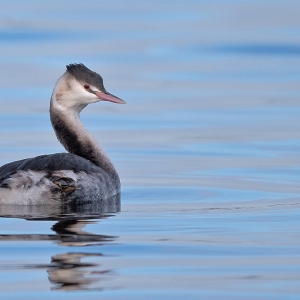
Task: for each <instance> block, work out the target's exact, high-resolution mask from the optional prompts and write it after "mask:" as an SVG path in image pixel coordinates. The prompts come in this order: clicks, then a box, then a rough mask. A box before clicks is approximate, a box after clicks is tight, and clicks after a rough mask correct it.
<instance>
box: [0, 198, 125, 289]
mask: <svg viewBox="0 0 300 300" xmlns="http://www.w3.org/2000/svg"><path fill="white" fill-rule="evenodd" d="M115 200H116V201H117V202H115V203H114V205H113V208H114V209H112V206H110V209H107V207H106V209H105V210H103V209H99V207H98V209H96V210H95V207H94V206H89V207H84V208H83V207H75V208H71V207H63V208H61V210H59V209H58V208H55V209H54V210H53V211H50V210H49V207H47V208H45V210H43V209H42V207H36V208H31V210H33V211H31V212H28V209H29V208H28V207H24V209H25V210H26V211H21V208H20V207H19V208H17V211H16V209H15V208H13V209H10V208H9V207H8V206H4V207H3V206H0V216H2V217H11V218H14V217H15V218H23V219H27V220H35V221H43V220H47V221H48V220H56V223H55V224H54V225H53V226H52V227H51V230H52V231H54V232H55V234H14V235H0V241H1V240H2V241H3V240H6V241H8V240H9V241H41V240H49V241H54V242H55V243H56V244H57V245H59V246H64V247H86V246H96V245H97V246H99V245H103V244H105V243H110V242H113V241H115V240H116V238H117V237H116V236H110V235H101V234H95V233H91V232H88V231H86V230H84V228H85V227H86V226H87V225H90V224H94V223H98V222H99V220H103V219H106V218H108V217H111V216H114V213H115V212H118V211H120V201H119V200H120V199H115ZM110 204H111V203H110ZM96 249H97V250H98V249H99V248H98V247H97V248H96ZM91 250H92V248H90V247H89V251H80V252H77V251H74V252H72V251H68V252H65V253H64V252H63V253H59V254H55V255H53V256H52V257H51V261H50V263H48V264H30V265H22V266H20V267H21V268H29V269H33V268H34V269H36V268H39V269H41V268H42V269H46V272H47V273H48V279H49V281H50V282H51V284H52V285H53V286H52V288H51V289H52V290H72V291H74V290H87V289H88V290H91V289H93V290H94V289H97V290H102V289H103V288H104V287H105V286H104V285H103V284H102V282H103V281H104V280H105V279H109V278H111V276H112V275H113V274H114V273H113V271H112V270H109V269H106V268H103V267H101V263H100V262H101V258H102V257H103V254H102V253H100V252H99V251H96V252H95V253H93V252H92V251H91Z"/></svg>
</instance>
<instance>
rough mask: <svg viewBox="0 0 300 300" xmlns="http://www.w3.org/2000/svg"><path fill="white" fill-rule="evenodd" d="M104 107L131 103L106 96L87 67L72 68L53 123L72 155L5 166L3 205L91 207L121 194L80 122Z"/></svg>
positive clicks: (53, 105)
mask: <svg viewBox="0 0 300 300" xmlns="http://www.w3.org/2000/svg"><path fill="white" fill-rule="evenodd" d="M98 101H110V102H113V103H125V101H124V100H122V99H120V98H118V97H116V96H114V95H112V94H110V93H108V92H107V91H106V90H105V88H104V85H103V79H102V77H101V76H100V75H99V74H98V73H96V72H93V71H91V70H90V69H88V68H87V67H86V66H84V65H83V64H70V65H68V66H67V70H66V72H65V73H64V74H63V75H62V76H61V77H60V78H59V79H58V81H57V83H56V85H55V87H54V90H53V93H52V96H51V101H50V119H51V123H52V126H53V129H54V131H55V133H56V136H57V139H58V140H59V141H60V142H61V144H62V145H63V146H64V147H65V149H66V150H67V151H68V152H69V153H56V154H50V155H41V156H37V157H34V158H27V159H22V160H19V161H15V162H11V163H8V164H6V165H3V166H2V167H1V168H0V203H2V204H20V205H39V204H43V205H45V204H52V203H59V204H60V203H61V204H64V203H86V202H90V201H98V200H101V199H107V198H110V197H113V196H115V195H118V194H119V193H120V186H121V185H120V179H119V176H118V173H117V171H116V169H115V168H114V166H113V164H112V163H111V161H110V160H109V158H108V157H107V155H106V154H105V152H104V150H103V149H102V147H101V146H100V145H98V144H97V142H96V141H95V140H94V138H93V137H92V135H91V134H90V133H89V132H88V131H87V130H86V128H85V127H84V125H83V124H82V122H81V120H80V117H79V113H80V112H81V111H82V109H84V108H85V107H86V106H87V105H88V104H90V103H95V102H98Z"/></svg>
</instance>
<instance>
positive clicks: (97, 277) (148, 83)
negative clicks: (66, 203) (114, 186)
mask: <svg viewBox="0 0 300 300" xmlns="http://www.w3.org/2000/svg"><path fill="white" fill-rule="evenodd" d="M0 8H1V9H0V11H1V18H0V70H1V72H0V105H1V109H0V164H1V165H2V164H5V163H7V162H10V161H14V160H19V159H22V158H27V157H34V156H37V155H41V154H48V153H55V152H63V151H64V149H63V147H62V146H61V145H60V144H59V142H58V141H57V140H56V137H55V134H54V132H53V130H52V127H51V124H50V120H49V113H48V109H49V99H50V96H51V93H52V89H53V87H54V85H55V82H56V80H57V79H58V78H59V77H60V76H61V75H62V74H63V73H64V71H65V66H66V65H67V64H69V63H84V64H85V65H86V66H87V67H89V68H90V69H92V70H94V71H97V72H99V73H100V74H101V75H102V77H103V78H104V83H105V87H106V88H107V90H108V91H109V92H111V93H112V94H114V95H117V96H119V97H120V98H122V99H124V100H125V101H126V102H127V104H126V105H114V104H112V103H97V104H94V105H91V106H89V107H88V108H86V109H85V110H84V111H83V112H82V114H81V116H82V120H83V122H84V124H85V125H86V127H87V128H88V129H89V130H90V131H91V133H92V134H93V135H94V136H95V137H96V139H97V140H98V141H99V143H100V144H101V145H103V147H104V148H105V149H106V151H107V153H108V155H109V157H110V158H111V160H112V161H113V163H114V164H115V167H116V169H117V170H118V172H119V175H120V178H121V182H122V193H121V200H120V199H112V200H110V201H104V202H101V203H98V204H97V205H86V206H82V207H72V208H67V209H58V208H51V207H47V206H45V207H43V206H36V207H22V206H19V207H11V206H8V205H2V206H0V216H1V218H0V298H1V299H8V300H12V299H14V300H15V299H20V298H26V299H58V300H59V299H64V300H67V299H84V298H88V299H130V300H132V299H151V300H152V299H190V300H194V299H230V300H231V299H249V300H250V299H251V300H252V299H272V300H273V299H275V300H276V299H299V297H300V284H299V282H300V184H299V182H300V155H299V153H300V122H299V120H300V40H299V35H300V18H299V12H300V2H299V1H283V0H278V1H271V0H269V1H268V0H265V1H250V0H248V1H221V0H219V1H217V0H216V1H201V0H198V1H193V0H187V1H176V0H175V1H170V0H166V1H133V0H132V1H121V0H111V1H99V0H97V1H96V0H95V1H91V0H87V1H77V0H76V1H69V0H62V1H57V0H54V1H48V2H46V1H37V0H36V1H20V0H16V1H10V2H9V3H8V2H7V1H0Z"/></svg>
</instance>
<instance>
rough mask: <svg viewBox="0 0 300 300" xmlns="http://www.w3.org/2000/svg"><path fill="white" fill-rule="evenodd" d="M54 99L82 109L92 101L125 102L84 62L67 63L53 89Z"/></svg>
mask: <svg viewBox="0 0 300 300" xmlns="http://www.w3.org/2000/svg"><path fill="white" fill-rule="evenodd" d="M52 101H56V102H58V103H59V105H61V106H62V107H64V108H67V109H68V108H69V109H76V110H78V111H81V110H82V109H83V108H84V107H86V106H87V105H88V104H90V103H95V102H99V101H109V102H113V103H119V104H124V103H126V102H125V101H124V100H122V99H120V98H118V97H116V96H114V95H112V94H110V93H108V92H107V91H106V89H105V87H104V85H103V79H102V77H101V76H100V75H99V74H98V73H96V72H93V71H91V70H90V69H88V68H87V67H86V66H85V65H83V64H70V65H67V70H66V72H65V73H64V74H63V75H62V76H61V77H60V78H59V80H58V81H57V83H56V86H55V88H54V90H53V94H52Z"/></svg>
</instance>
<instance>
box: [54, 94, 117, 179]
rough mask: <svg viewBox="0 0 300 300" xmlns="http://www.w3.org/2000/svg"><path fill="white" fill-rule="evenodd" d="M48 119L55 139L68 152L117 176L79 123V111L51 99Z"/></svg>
mask: <svg viewBox="0 0 300 300" xmlns="http://www.w3.org/2000/svg"><path fill="white" fill-rule="evenodd" d="M50 119H51V123H52V126H53V128H54V131H55V134H56V136H57V139H58V140H59V141H60V142H61V144H62V145H63V146H64V147H65V149H66V150H67V151H68V152H70V153H73V154H76V155H78V156H81V157H83V158H85V159H87V160H89V161H90V162H92V163H93V164H95V165H97V166H99V167H101V168H102V169H104V170H105V171H107V172H108V173H110V174H111V175H114V176H118V174H117V171H116V169H115V167H114V166H113V164H112V163H111V161H110V160H109V158H108V157H107V155H106V153H105V151H104V149H103V148H102V147H101V146H100V145H99V144H98V143H97V142H96V141H95V139H94V138H93V137H92V135H91V134H90V133H89V132H88V131H87V129H86V128H85V126H84V125H83V123H82V122H81V120H80V116H79V111H76V110H70V109H66V108H64V107H63V106H61V105H60V104H59V103H58V102H57V101H56V100H53V99H52V101H51V103H50Z"/></svg>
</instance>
